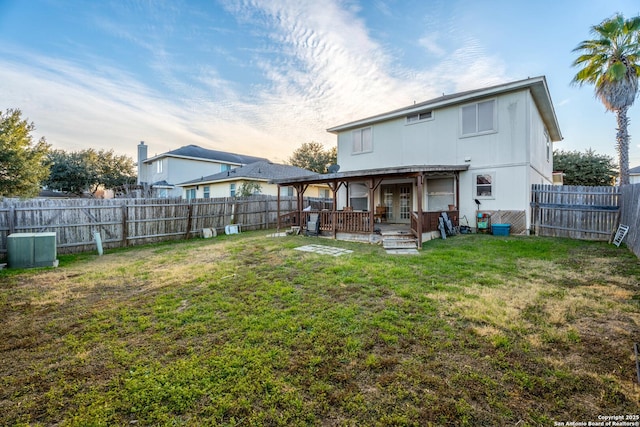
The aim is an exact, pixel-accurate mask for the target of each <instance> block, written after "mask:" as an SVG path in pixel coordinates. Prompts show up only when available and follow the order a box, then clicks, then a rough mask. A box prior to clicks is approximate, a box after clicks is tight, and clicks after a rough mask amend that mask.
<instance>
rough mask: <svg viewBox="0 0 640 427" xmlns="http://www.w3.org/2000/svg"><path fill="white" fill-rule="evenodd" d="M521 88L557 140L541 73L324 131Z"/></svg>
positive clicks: (348, 127) (559, 139)
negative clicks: (528, 92) (524, 90)
mask: <svg viewBox="0 0 640 427" xmlns="http://www.w3.org/2000/svg"><path fill="white" fill-rule="evenodd" d="M523 89H529V90H530V91H531V96H532V97H533V100H534V102H535V103H536V105H537V107H538V110H539V111H540V115H541V116H542V120H543V121H544V124H545V126H546V127H547V130H548V131H549V136H550V137H551V140H552V141H561V140H562V134H561V133H560V126H559V125H558V119H557V118H556V113H555V110H554V108H553V103H552V102H551V95H550V94H549V88H548V87H547V79H546V78H545V77H544V76H540V77H532V78H527V79H524V80H519V81H515V82H511V83H506V84H501V85H496V86H490V87H486V88H483V89H476V90H470V91H466V92H459V93H454V94H451V95H443V96H440V97H438V98H434V99H431V100H428V101H424V102H421V103H419V104H413V105H411V106H409V107H405V108H400V109H398V110H393V111H389V112H387V113H382V114H378V115H375V116H371V117H367V118H365V119H361V120H356V121H353V122H349V123H345V124H343V125H339V126H335V127H332V128H329V129H327V132H331V133H338V132H341V131H345V130H349V129H355V128H358V127H362V126H367V125H370V124H373V123H377V122H383V121H387V120H392V119H396V118H398V117H402V116H405V115H407V114H412V113H418V112H421V111H424V110H425V109H436V108H443V107H449V106H451V105H456V104H462V103H465V102H471V101H474V100H477V99H480V98H485V97H488V96H495V95H499V94H502V93H508V92H514V91H519V90H523Z"/></svg>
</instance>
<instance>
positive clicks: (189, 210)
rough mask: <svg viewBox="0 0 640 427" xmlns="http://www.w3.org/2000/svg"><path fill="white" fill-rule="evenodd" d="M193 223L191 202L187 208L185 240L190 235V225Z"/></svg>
mask: <svg viewBox="0 0 640 427" xmlns="http://www.w3.org/2000/svg"><path fill="white" fill-rule="evenodd" d="M192 221H193V203H192V202H191V201H189V206H188V209H187V232H186V233H185V235H184V238H185V239H188V238H189V235H190V234H191V223H192Z"/></svg>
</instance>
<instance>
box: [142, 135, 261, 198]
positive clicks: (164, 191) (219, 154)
mask: <svg viewBox="0 0 640 427" xmlns="http://www.w3.org/2000/svg"><path fill="white" fill-rule="evenodd" d="M147 153H148V146H147V145H145V143H144V141H141V142H140V144H138V185H140V186H143V187H145V188H146V189H147V190H149V191H148V192H149V193H150V194H151V196H152V197H181V196H182V192H183V190H182V188H180V187H177V185H176V184H179V183H182V182H185V181H189V180H192V179H197V178H199V177H202V176H208V175H212V174H214V173H219V172H225V171H228V170H232V169H234V168H237V167H239V166H243V165H246V164H249V163H254V162H258V161H265V160H267V159H265V158H262V157H254V156H247V155H244V154H235V153H228V152H225V151H217V150H209V149H206V148H202V147H198V146H197V145H186V146H184V147H180V148H178V149H176V150H172V151H167V152H166V153H162V154H158V155H156V156H153V157H150V158H148V157H147Z"/></svg>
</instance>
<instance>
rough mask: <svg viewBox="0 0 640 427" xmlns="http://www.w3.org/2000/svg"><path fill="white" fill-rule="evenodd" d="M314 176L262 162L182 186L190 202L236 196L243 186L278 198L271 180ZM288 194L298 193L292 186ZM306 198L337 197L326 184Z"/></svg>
mask: <svg viewBox="0 0 640 427" xmlns="http://www.w3.org/2000/svg"><path fill="white" fill-rule="evenodd" d="M311 175H316V173H315V172H313V171H310V170H307V169H302V168H299V167H296V166H290V165H280V164H277V163H271V162H269V161H260V162H254V163H250V164H248V165H245V166H241V167H238V168H235V169H231V170H227V171H225V172H219V173H217V174H213V175H209V176H203V177H201V178H199V179H194V180H191V181H187V182H183V183H180V184H178V186H179V187H181V188H182V191H183V193H182V196H183V197H184V198H186V199H193V198H205V199H206V198H210V197H235V196H236V195H238V193H239V191H240V189H241V188H242V186H243V185H244V184H247V183H256V184H258V185H259V186H260V191H259V194H264V195H271V196H277V195H278V186H277V185H276V184H272V183H270V181H271V180H274V179H286V178H292V177H301V176H311ZM284 195H289V196H294V195H295V192H294V190H293V188H292V187H289V188H288V189H287V190H285V193H284ZM304 195H305V196H306V197H320V198H331V197H333V195H332V194H331V192H330V190H329V186H327V185H326V184H318V185H311V186H309V187H308V189H307V191H306V192H305V194H304Z"/></svg>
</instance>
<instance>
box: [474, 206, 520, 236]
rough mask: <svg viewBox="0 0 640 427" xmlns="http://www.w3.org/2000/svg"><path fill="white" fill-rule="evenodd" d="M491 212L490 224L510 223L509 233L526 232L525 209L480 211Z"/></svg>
mask: <svg viewBox="0 0 640 427" xmlns="http://www.w3.org/2000/svg"><path fill="white" fill-rule="evenodd" d="M482 212H487V213H489V214H491V224H511V230H510V232H511V234H527V214H526V212H525V211H482Z"/></svg>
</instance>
